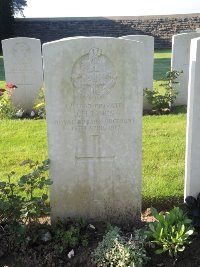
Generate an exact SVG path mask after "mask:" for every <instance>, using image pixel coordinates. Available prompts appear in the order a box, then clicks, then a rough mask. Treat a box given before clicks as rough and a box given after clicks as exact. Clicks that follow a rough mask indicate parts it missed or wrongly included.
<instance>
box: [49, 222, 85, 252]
mask: <svg viewBox="0 0 200 267" xmlns="http://www.w3.org/2000/svg"><path fill="white" fill-rule="evenodd" d="M85 229H86V223H85V222H84V221H83V220H81V219H80V220H76V221H70V220H69V221H67V222H64V221H61V220H58V221H57V222H56V224H55V225H53V228H52V232H53V240H54V242H55V246H54V247H55V249H56V251H57V252H58V253H63V252H66V251H69V250H70V249H73V248H75V247H77V246H78V245H83V246H87V244H88V235H87V234H86V233H85Z"/></svg>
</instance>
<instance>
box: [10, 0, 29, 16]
mask: <svg viewBox="0 0 200 267" xmlns="http://www.w3.org/2000/svg"><path fill="white" fill-rule="evenodd" d="M25 6H27V0H13V12H14V14H17V13H20V14H21V15H23V10H24V7H25Z"/></svg>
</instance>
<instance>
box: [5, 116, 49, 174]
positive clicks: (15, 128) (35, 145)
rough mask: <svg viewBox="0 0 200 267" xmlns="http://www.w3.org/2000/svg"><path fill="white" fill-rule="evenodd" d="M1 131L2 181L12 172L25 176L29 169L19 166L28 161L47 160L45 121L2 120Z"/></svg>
mask: <svg viewBox="0 0 200 267" xmlns="http://www.w3.org/2000/svg"><path fill="white" fill-rule="evenodd" d="M0 129H1V137H0V166H1V168H0V179H2V178H5V175H6V174H7V173H9V172H11V171H15V172H16V173H18V174H19V175H23V174H25V173H26V171H28V169H26V168H24V167H21V166H19V164H20V163H21V162H22V161H24V160H26V159H33V160H39V161H42V160H44V159H46V158H47V135H46V121H45V120H2V121H0Z"/></svg>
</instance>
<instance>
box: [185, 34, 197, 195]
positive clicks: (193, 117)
mask: <svg viewBox="0 0 200 267" xmlns="http://www.w3.org/2000/svg"><path fill="white" fill-rule="evenodd" d="M186 136H187V137H186V163H185V197H187V196H190V195H192V196H194V197H196V196H197V194H198V193H199V192H200V142H199V138H200V38H196V39H193V40H192V41H191V53H190V72H189V95H188V114H187V135H186Z"/></svg>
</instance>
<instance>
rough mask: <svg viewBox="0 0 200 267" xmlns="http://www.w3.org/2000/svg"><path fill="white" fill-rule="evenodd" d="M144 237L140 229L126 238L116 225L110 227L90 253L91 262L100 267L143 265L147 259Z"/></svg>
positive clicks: (135, 266)
mask: <svg viewBox="0 0 200 267" xmlns="http://www.w3.org/2000/svg"><path fill="white" fill-rule="evenodd" d="M145 239H146V237H145V235H142V234H141V232H140V231H135V233H134V236H133V237H132V236H131V237H130V238H126V237H125V236H123V235H122V233H121V231H120V229H119V228H118V227H111V229H110V230H109V231H108V232H107V233H106V235H105V236H104V237H103V240H102V242H100V243H99V245H98V246H97V248H96V249H95V251H94V252H93V253H92V262H93V264H94V265H95V266H102V267H111V266H115V267H120V266H123V267H139V266H143V265H144V264H145V263H146V262H147V260H148V257H147V256H146V250H145V246H144V245H145Z"/></svg>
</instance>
